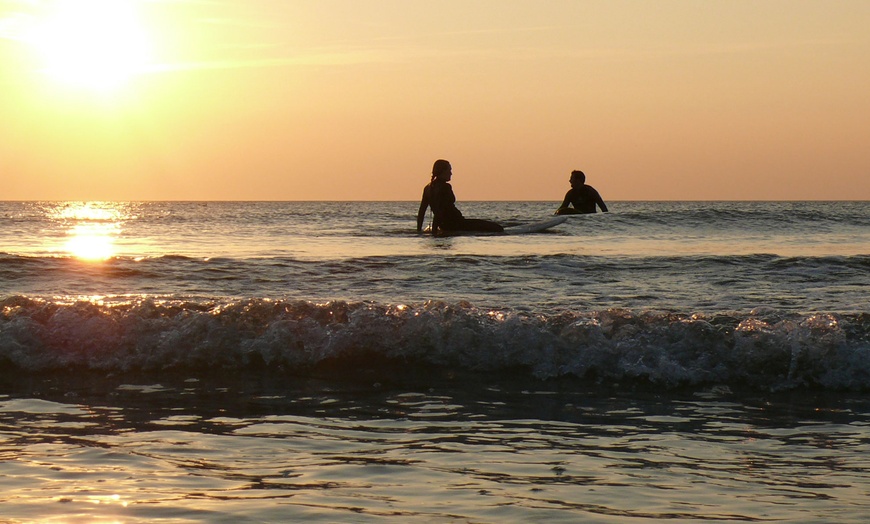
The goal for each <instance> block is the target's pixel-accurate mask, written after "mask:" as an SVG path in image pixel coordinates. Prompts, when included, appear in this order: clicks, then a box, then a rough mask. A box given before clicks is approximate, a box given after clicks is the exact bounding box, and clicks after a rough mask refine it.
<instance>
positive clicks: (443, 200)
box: [417, 180, 504, 233]
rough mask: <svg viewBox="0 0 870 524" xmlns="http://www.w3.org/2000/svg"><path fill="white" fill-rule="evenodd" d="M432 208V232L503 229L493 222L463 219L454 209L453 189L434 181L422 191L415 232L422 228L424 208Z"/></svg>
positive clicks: (457, 209) (445, 183) (499, 230)
mask: <svg viewBox="0 0 870 524" xmlns="http://www.w3.org/2000/svg"><path fill="white" fill-rule="evenodd" d="M427 207H431V208H432V214H433V215H434V218H433V219H432V232H433V233H438V232H450V231H489V232H501V231H504V228H503V227H501V226H500V225H499V224H496V223H495V222H490V221H489V220H481V219H474V218H465V217H464V216H462V212H461V211H459V208H457V207H456V195H454V194H453V187H452V186H451V185H450V184H449V183H447V182H442V181H440V180H435V181H433V182H431V183H430V184H429V185H427V186H426V188H425V189H423V199H422V201H421V202H420V210H419V211H418V212H417V230H418V231H420V230H421V229H422V226H423V219H424V218H425V215H426V208H427Z"/></svg>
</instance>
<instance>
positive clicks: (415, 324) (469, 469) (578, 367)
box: [0, 201, 870, 524]
mask: <svg viewBox="0 0 870 524" xmlns="http://www.w3.org/2000/svg"><path fill="white" fill-rule="evenodd" d="M556 205H557V202H460V203H459V207H460V208H461V209H462V210H463V212H464V214H465V215H466V216H469V217H474V218H486V219H491V220H496V221H499V222H501V223H503V224H505V225H516V224H521V223H526V222H532V221H537V220H541V219H544V218H547V217H549V216H550V215H552V213H553V211H554V210H555V207H556ZM608 207H609V208H610V210H611V212H610V213H599V214H595V215H580V216H571V217H569V218H568V221H567V222H565V223H563V224H561V225H558V226H556V227H554V228H553V229H550V230H548V231H545V232H542V233H536V234H530V235H517V236H504V235H488V236H456V237H438V238H435V237H432V236H429V235H422V234H418V233H417V232H416V231H415V215H416V211H417V203H416V202H0V523H4V524H5V523H20V522H57V523H79V522H81V523H85V522H87V523H90V522H118V523H146V522H147V523H153V522H160V523H193V522H226V523H249V522H250V523H255V522H303V521H304V522H360V523H367V522H383V521H387V522H401V523H405V522H420V523H430V522H437V523H440V522H445V523H500V524H501V523H505V522H548V523H549V522H566V523H573V522H607V523H611V522H612V523H617V522H619V523H624V522H637V523H641V522H659V521H662V520H664V521H671V522H673V521H687V522H777V523H778V522H789V523H792V522H807V523H810V522H838V523H841V522H856V523H857V522H866V518H867V515H868V514H870V202H618V201H616V202H608Z"/></svg>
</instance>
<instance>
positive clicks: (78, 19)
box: [27, 0, 151, 91]
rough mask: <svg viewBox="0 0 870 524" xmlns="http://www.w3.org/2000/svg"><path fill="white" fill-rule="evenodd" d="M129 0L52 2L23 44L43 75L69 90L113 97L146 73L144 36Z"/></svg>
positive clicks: (148, 49)
mask: <svg viewBox="0 0 870 524" xmlns="http://www.w3.org/2000/svg"><path fill="white" fill-rule="evenodd" d="M136 7H137V5H136V2H135V1H133V0H55V1H53V2H50V3H47V4H45V10H43V11H42V13H41V15H40V16H39V18H38V20H37V21H36V23H35V24H34V25H33V26H32V28H31V30H30V32H29V35H28V37H27V40H28V41H29V42H30V44H31V45H32V46H33V48H34V49H35V51H36V53H37V55H38V57H39V60H40V62H41V64H40V68H41V70H42V71H43V72H44V73H45V74H46V75H48V76H49V77H50V78H52V79H54V80H56V81H58V82H60V83H62V84H65V85H68V86H72V87H79V88H86V89H91V90H95V91H113V90H115V89H117V88H119V87H121V86H123V85H125V84H127V83H128V82H129V81H130V80H131V79H132V78H134V77H135V76H137V75H139V74H142V73H143V72H145V71H146V70H147V67H148V65H149V62H150V60H151V42H150V39H149V35H148V32H147V31H146V29H145V27H144V24H143V23H142V22H141V18H140V16H139V13H138V11H137V9H136Z"/></svg>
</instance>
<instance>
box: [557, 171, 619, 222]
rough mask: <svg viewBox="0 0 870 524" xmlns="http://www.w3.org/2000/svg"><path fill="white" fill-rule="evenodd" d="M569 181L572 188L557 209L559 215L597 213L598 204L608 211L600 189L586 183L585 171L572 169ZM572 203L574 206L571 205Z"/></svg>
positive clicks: (604, 210)
mask: <svg viewBox="0 0 870 524" xmlns="http://www.w3.org/2000/svg"><path fill="white" fill-rule="evenodd" d="M569 182H571V189H569V190H568V192H567V193H566V194H565V200H564V201H563V202H562V205H561V206H559V209H557V210H556V214H557V215H578V214H582V213H595V206H596V205H598V207H600V208H601V211H603V212H605V213H607V205H606V204H605V203H604V200H602V199H601V195H599V194H598V191H596V190H595V188H594V187H592V186H590V185H587V184H586V175H585V174H584V173H583V171H579V170H574V171H571V178H570V179H569ZM572 205H573V206H574V207H571V206H572Z"/></svg>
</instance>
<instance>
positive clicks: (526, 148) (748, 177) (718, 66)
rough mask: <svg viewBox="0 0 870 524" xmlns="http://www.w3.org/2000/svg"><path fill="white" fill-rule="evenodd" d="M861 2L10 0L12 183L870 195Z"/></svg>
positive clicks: (511, 193)
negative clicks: (448, 173)
mask: <svg viewBox="0 0 870 524" xmlns="http://www.w3.org/2000/svg"><path fill="white" fill-rule="evenodd" d="M868 27H870V2H868V1H866V0H776V1H774V0H770V1H767V0H691V1H689V0H662V1H647V0H601V1H584V0H446V1H445V0H442V1H440V2H432V1H428V0H426V1H423V0H310V1H309V0H304V1H302V0H140V1H132V0H67V1H63V0H60V1H47V0H42V1H40V0H0V90H2V91H0V92H2V98H0V177H2V178H0V181H2V183H0V199H2V200H42V199H45V200H54V199H70V200H155V199H159V200H416V199H418V198H419V195H420V191H421V189H422V187H423V185H425V184H426V182H427V181H428V178H429V171H430V170H431V166H432V162H433V161H434V160H435V159H437V158H446V159H448V160H450V161H451V162H452V164H453V168H454V169H453V171H454V178H453V186H454V190H455V192H456V194H457V196H458V198H459V199H460V200H466V201H467V200H552V201H554V202H558V201H561V199H562V197H563V196H564V194H565V191H567V190H568V188H569V185H568V176H569V174H570V171H571V170H572V169H582V170H584V171H585V172H586V174H587V181H588V183H590V184H591V185H593V186H595V187H596V188H597V189H598V190H599V192H600V193H601V194H602V196H603V197H604V199H605V201H608V200H743V199H748V200H800V199H834V200H840V199H849V200H852V199H864V200H870V140H868V138H870V96H868V94H867V93H868V86H870V31H868V30H867V28H868Z"/></svg>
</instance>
